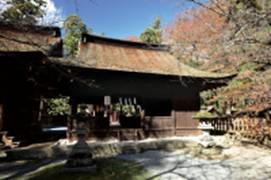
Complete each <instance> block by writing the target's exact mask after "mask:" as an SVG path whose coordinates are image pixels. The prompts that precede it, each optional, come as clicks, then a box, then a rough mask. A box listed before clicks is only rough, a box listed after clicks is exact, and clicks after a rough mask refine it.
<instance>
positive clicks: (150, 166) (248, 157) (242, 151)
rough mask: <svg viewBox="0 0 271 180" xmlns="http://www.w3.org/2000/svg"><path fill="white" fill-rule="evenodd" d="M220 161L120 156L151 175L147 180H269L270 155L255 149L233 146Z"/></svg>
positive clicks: (157, 154) (174, 155)
mask: <svg viewBox="0 0 271 180" xmlns="http://www.w3.org/2000/svg"><path fill="white" fill-rule="evenodd" d="M223 154H224V155H225V156H230V157H229V158H227V159H224V160H204V159H199V158H196V157H193V156H192V155H188V154H184V152H182V151H175V152H165V151H147V152H144V153H141V154H134V155H120V156H118V158H121V159H127V160H132V161H136V162H138V163H140V164H141V165H143V166H144V167H145V168H146V169H147V170H149V171H150V172H151V176H150V177H149V178H148V179H165V180H174V179H178V180H181V179H197V180H201V179H202V180H206V179H208V180H209V179H210V180H212V179H214V180H220V179H221V180H222V179H223V180H224V179H229V180H231V179H245V180H247V179H252V180H256V179H262V180H264V179H271V151H270V150H267V149H263V148H258V147H255V146H246V147H243V146H234V147H231V148H229V149H226V150H224V151H223Z"/></svg>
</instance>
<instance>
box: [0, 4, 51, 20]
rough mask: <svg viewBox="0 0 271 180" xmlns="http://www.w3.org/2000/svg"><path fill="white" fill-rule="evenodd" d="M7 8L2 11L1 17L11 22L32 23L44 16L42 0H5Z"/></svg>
mask: <svg viewBox="0 0 271 180" xmlns="http://www.w3.org/2000/svg"><path fill="white" fill-rule="evenodd" d="M6 3H7V6H8V8H7V9H6V10H5V11H3V12H2V14H1V19H3V20H4V21H6V22H9V23H12V24H27V25H34V24H36V23H37V22H38V20H39V19H40V18H42V17H43V16H44V13H45V12H44V11H43V9H42V7H44V6H45V5H46V1H44V0H32V1H29V0H7V2H6Z"/></svg>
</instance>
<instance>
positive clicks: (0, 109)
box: [0, 104, 4, 131]
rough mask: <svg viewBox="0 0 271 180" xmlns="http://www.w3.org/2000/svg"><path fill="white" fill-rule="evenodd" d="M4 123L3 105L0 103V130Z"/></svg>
mask: <svg viewBox="0 0 271 180" xmlns="http://www.w3.org/2000/svg"><path fill="white" fill-rule="evenodd" d="M3 125H4V106H3V104H0V131H1V130H2V129H3Z"/></svg>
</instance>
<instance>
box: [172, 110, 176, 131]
mask: <svg viewBox="0 0 271 180" xmlns="http://www.w3.org/2000/svg"><path fill="white" fill-rule="evenodd" d="M171 117H172V119H173V121H174V122H173V123H174V127H173V135H174V136H176V128H177V121H176V115H175V110H172V111H171Z"/></svg>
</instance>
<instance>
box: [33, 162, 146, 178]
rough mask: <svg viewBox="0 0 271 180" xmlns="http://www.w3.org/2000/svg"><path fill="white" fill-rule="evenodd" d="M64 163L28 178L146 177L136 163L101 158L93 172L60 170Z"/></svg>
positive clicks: (144, 172) (142, 169)
mask: <svg viewBox="0 0 271 180" xmlns="http://www.w3.org/2000/svg"><path fill="white" fill-rule="evenodd" d="M63 167H64V165H57V166H54V167H49V168H47V169H45V170H43V171H41V172H38V173H36V174H34V175H33V176H31V177H30V178H29V179H30V180H48V179H57V180H70V179H71V180H88V179H91V180H111V179H112V180H113V179H114V180H115V179H120V180H141V179H146V177H148V172H147V171H146V170H145V169H144V168H143V167H142V166H141V165H140V164H138V163H135V162H132V161H127V160H119V159H103V160H98V161H97V170H96V171H94V172H89V173H88V172H84V173H75V172H61V169H62V168H63Z"/></svg>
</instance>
